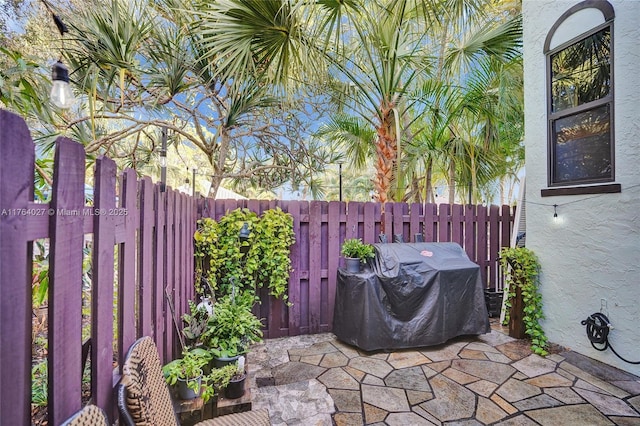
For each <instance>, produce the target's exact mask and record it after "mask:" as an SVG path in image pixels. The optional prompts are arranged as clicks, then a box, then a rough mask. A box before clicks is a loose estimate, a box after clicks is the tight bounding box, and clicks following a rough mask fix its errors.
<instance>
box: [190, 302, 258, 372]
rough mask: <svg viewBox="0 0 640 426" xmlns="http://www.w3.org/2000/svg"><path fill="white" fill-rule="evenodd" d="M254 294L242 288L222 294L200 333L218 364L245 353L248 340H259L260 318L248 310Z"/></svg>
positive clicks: (251, 304) (253, 341)
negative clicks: (237, 292) (235, 292)
mask: <svg viewBox="0 0 640 426" xmlns="http://www.w3.org/2000/svg"><path fill="white" fill-rule="evenodd" d="M254 302H255V296H254V295H253V294H252V293H251V292H248V291H247V292H243V293H240V294H238V295H236V296H235V297H234V295H229V296H224V297H222V298H220V299H218V300H217V301H216V303H215V304H214V308H213V309H214V314H213V315H212V316H211V317H210V318H209V321H208V327H207V330H206V331H205V332H204V333H203V335H202V340H203V342H204V344H205V345H206V346H207V347H208V348H209V349H210V350H211V353H212V354H213V356H214V358H215V364H216V366H217V367H220V366H222V365H225V364H229V363H233V362H235V361H236V360H237V359H238V357H239V356H240V355H243V354H245V353H247V351H248V349H249V345H250V344H251V343H258V342H261V341H262V322H261V321H260V320H259V319H258V318H257V317H256V316H255V315H254V314H253V312H251V307H252V306H253V303H254Z"/></svg>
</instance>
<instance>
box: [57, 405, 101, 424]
mask: <svg viewBox="0 0 640 426" xmlns="http://www.w3.org/2000/svg"><path fill="white" fill-rule="evenodd" d="M60 426H109V421H108V419H107V415H106V414H105V413H104V411H102V408H100V407H98V406H97V405H92V404H90V405H86V406H84V407H83V408H82V410H80V411H78V412H76V413H75V414H74V415H73V416H71V417H69V418H68V419H67V420H65V421H64V422H63V423H61V424H60Z"/></svg>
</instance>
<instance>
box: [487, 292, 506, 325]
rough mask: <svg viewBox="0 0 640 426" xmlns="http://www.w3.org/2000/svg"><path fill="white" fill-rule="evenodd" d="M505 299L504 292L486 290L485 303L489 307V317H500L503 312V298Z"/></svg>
mask: <svg viewBox="0 0 640 426" xmlns="http://www.w3.org/2000/svg"><path fill="white" fill-rule="evenodd" d="M503 297H504V292H502V291H492V290H485V291H484V301H485V304H486V305H487V313H488V314H489V317H491V318H494V317H499V316H500V311H501V310H502V298H503Z"/></svg>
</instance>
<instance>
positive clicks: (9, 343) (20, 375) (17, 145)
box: [0, 110, 35, 426]
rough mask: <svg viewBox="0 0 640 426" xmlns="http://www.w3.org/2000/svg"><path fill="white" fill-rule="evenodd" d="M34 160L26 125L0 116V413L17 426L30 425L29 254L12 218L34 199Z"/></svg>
mask: <svg viewBox="0 0 640 426" xmlns="http://www.w3.org/2000/svg"><path fill="white" fill-rule="evenodd" d="M34 159H35V153H34V146H33V142H32V141H31V136H30V135H29V129H28V128H27V125H26V124H25V122H24V121H23V120H22V119H21V118H20V117H18V116H17V115H15V114H12V113H9V112H7V111H4V110H0V213H1V214H0V235H1V236H2V239H1V240H0V241H1V244H0V289H2V297H0V359H2V362H0V383H2V386H0V413H2V414H1V417H2V423H3V424H5V422H6V424H7V425H16V426H21V425H25V426H26V425H29V424H31V422H30V418H31V404H30V402H31V267H30V266H28V262H30V257H31V250H27V233H26V232H25V230H26V228H27V216H26V215H21V214H18V213H16V214H13V213H14V212H17V211H20V210H21V209H24V208H27V206H28V203H29V200H31V199H33V168H34ZM14 209H15V210H14ZM5 210H6V212H5ZM5 213H6V214H5ZM29 246H30V244H29Z"/></svg>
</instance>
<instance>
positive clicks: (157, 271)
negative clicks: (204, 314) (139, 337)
mask: <svg viewBox="0 0 640 426" xmlns="http://www.w3.org/2000/svg"><path fill="white" fill-rule="evenodd" d="M153 189H154V191H153V192H154V210H155V218H154V219H155V227H154V237H153V239H154V244H153V258H154V271H153V293H154V300H153V305H154V307H153V326H154V336H156V344H157V346H158V355H159V356H160V361H161V362H162V363H166V362H167V356H166V350H167V349H166V346H165V345H166V337H165V334H166V333H165V321H164V315H165V306H164V300H165V296H164V286H165V284H164V283H165V278H164V271H165V265H166V264H165V233H164V226H165V225H164V221H165V213H166V195H167V193H166V192H161V191H160V185H155V186H154V188H153Z"/></svg>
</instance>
